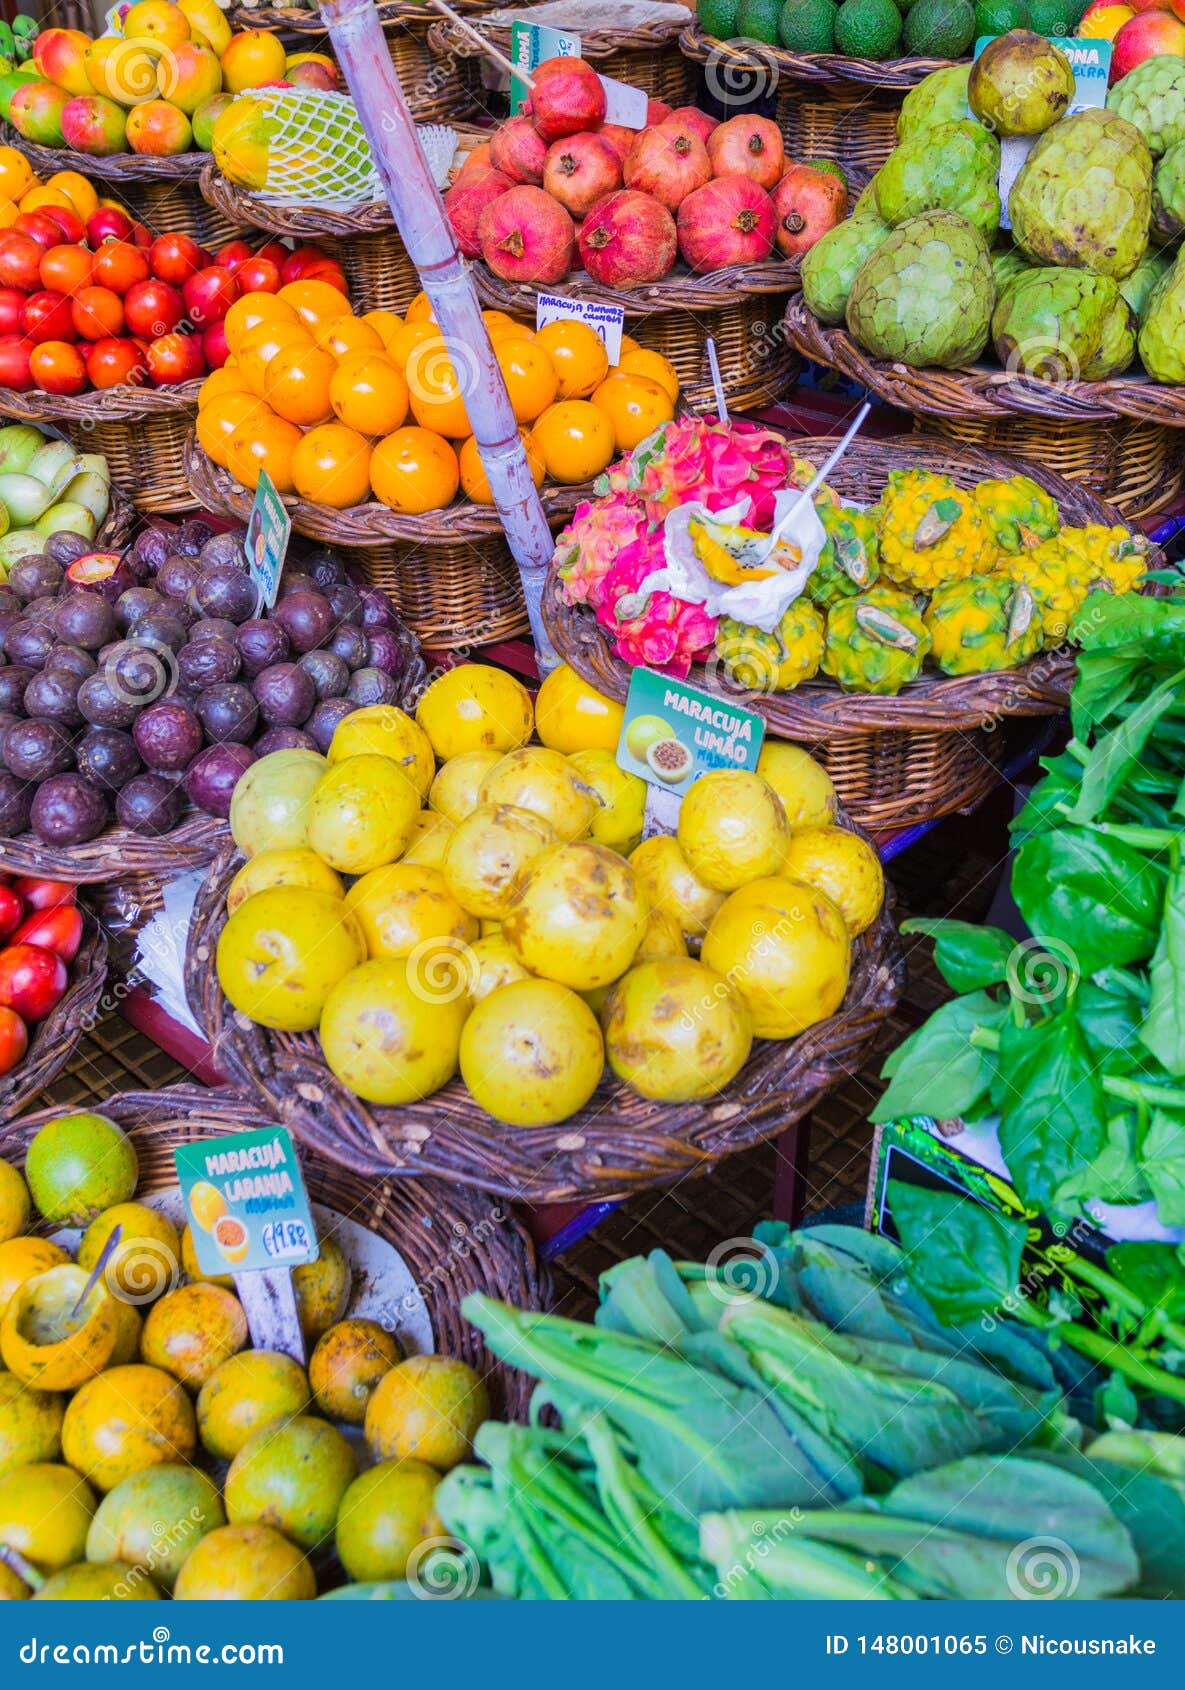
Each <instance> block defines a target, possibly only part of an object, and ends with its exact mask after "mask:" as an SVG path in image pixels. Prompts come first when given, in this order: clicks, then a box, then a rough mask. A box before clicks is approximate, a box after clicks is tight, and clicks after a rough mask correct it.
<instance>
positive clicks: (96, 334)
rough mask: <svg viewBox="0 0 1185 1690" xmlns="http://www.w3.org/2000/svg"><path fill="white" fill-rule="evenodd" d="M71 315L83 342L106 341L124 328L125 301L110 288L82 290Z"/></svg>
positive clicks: (75, 298) (76, 297) (76, 298)
mask: <svg viewBox="0 0 1185 1690" xmlns="http://www.w3.org/2000/svg"><path fill="white" fill-rule="evenodd" d="M71 314H72V316H73V319H74V328H75V331H76V333H77V334H79V335H80V336H81V337H82V339H83V340H106V339H107V338H108V336H110V335H114V334H119V333H120V331H121V330H122V328H123V300H122V299H121V298H120V297H119V295H118V294H117V293H113V292H112V291H111V289H110V288H104V287H90V288H80V289H79V291H78V293H77V294H76V295H75V296H74V304H73V306H72V307H71Z"/></svg>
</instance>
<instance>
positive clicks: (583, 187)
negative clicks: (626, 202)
mask: <svg viewBox="0 0 1185 1690" xmlns="http://www.w3.org/2000/svg"><path fill="white" fill-rule="evenodd" d="M543 186H544V188H545V189H546V190H547V192H548V193H549V194H550V195H551V197H552V198H553V199H557V200H559V202H560V204H561V205H562V206H563V207H564V209H565V211H570V212H571V213H572V216H573V217H577V218H579V217H583V216H584V214H585V212H587V211H591V209H592V207H593V206H594V205H595V204H596V203H597V201H598V200H599V199H604V197H605V195H606V194H612V193H616V191H617V189H618V188H620V187H621V160H620V159H619V158H618V156H617V153H616V152H615V151H614V149H613V147H612V146H611V145H610V143H609V142H608V141H603V140H602V139H601V137H600V135H599V134H597V135H588V134H585V135H569V136H568V137H567V138H566V139H565V140H563V141H553V142H552V144H551V146H550V147H548V149H547V163H546V164H545V165H544V167H543Z"/></svg>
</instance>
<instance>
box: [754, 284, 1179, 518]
mask: <svg viewBox="0 0 1185 1690" xmlns="http://www.w3.org/2000/svg"><path fill="white" fill-rule="evenodd" d="M786 331H787V335H788V338H789V339H790V341H791V343H792V344H793V345H794V346H795V347H796V348H797V349H798V351H799V352H801V353H802V354H803V355H804V356H805V357H807V358H810V359H811V360H812V361H813V362H815V363H817V364H824V365H826V366H827V367H828V368H829V369H835V370H840V371H842V373H843V374H844V375H846V376H850V377H851V378H852V380H854V381H858V382H860V383H861V384H862V385H863V386H864V387H866V388H868V390H869V391H870V392H871V393H874V394H875V395H876V396H877V397H878V398H880V399H883V400H884V401H885V403H886V404H889V405H896V406H898V407H899V408H900V409H901V410H905V411H910V412H912V413H913V414H914V415H915V416H921V417H924V418H925V419H926V425H927V426H930V425H931V423H932V422H933V423H935V424H937V425H938V427H939V430H940V432H943V433H950V434H951V435H952V437H953V438H956V439H959V440H961V441H966V442H969V443H970V442H973V443H974V444H976V445H982V446H986V447H996V446H999V447H1001V448H1005V449H1006V450H1008V451H1009V452H1013V453H1015V454H1016V455H1017V456H1018V457H1022V458H1024V459H1025V460H1026V461H1031V462H1033V463H1036V464H1044V465H1045V466H1047V467H1050V468H1052V469H1054V470H1055V471H1056V472H1057V473H1058V474H1060V475H1063V476H1064V477H1065V478H1066V479H1067V480H1070V481H1076V482H1079V483H1082V484H1084V485H1086V486H1087V487H1089V488H1090V489H1091V490H1092V491H1093V492H1095V493H1097V494H1099V495H1100V496H1101V497H1103V498H1105V499H1107V500H1108V501H1110V502H1111V503H1113V504H1114V505H1115V506H1116V507H1117V508H1118V509H1119V510H1121V511H1122V512H1123V514H1124V516H1126V517H1127V518H1129V519H1130V520H1132V521H1136V520H1140V519H1142V518H1144V517H1147V516H1151V515H1153V514H1154V513H1155V512H1156V511H1159V510H1163V509H1165V508H1166V507H1167V506H1168V505H1171V504H1173V503H1174V502H1175V501H1176V499H1177V498H1178V497H1179V495H1180V492H1181V489H1182V486H1183V485H1185V455H1183V454H1182V451H1181V437H1180V436H1179V435H1177V434H1176V433H1175V430H1178V429H1181V428H1185V387H1166V386H1162V385H1161V384H1160V383H1158V382H1154V381H1150V380H1149V379H1148V378H1147V377H1146V376H1143V375H1124V376H1114V377H1112V378H1111V379H1110V380H1107V381H1066V382H1054V381H1046V380H1043V379H1042V378H1040V377H1038V376H1030V375H1025V374H1023V373H1017V372H1014V371H1011V370H1003V369H1000V367H999V366H998V365H996V366H992V365H987V364H977V365H974V366H973V367H971V368H969V369H962V370H918V369H913V368H912V367H911V366H909V365H907V364H899V363H892V362H890V361H889V360H887V359H883V358H874V357H872V356H871V355H870V354H869V353H867V352H865V351H864V350H863V349H862V348H861V347H859V346H857V344H856V342H855V341H854V340H853V338H852V336H851V335H850V334H848V332H847V330H846V329H844V328H828V327H826V326H825V325H824V324H823V323H821V322H820V321H819V319H818V318H817V317H816V316H815V315H814V313H813V312H812V311H811V310H810V309H809V308H808V307H807V305H806V303H805V302H804V301H803V300H802V299H801V298H798V299H792V300H791V301H790V303H789V305H788V306H787V307H786ZM1018 423H1020V424H1021V425H1023V426H1020V427H1018V426H1016V425H1017V424H1018ZM952 425H954V426H953V427H952Z"/></svg>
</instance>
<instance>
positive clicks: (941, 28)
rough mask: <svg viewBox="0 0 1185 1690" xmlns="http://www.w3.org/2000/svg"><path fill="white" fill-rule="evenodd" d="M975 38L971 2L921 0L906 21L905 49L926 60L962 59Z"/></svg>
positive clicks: (965, 0)
mask: <svg viewBox="0 0 1185 1690" xmlns="http://www.w3.org/2000/svg"><path fill="white" fill-rule="evenodd" d="M975 35H976V29H975V13H974V11H973V10H972V8H971V5H970V0H917V4H916V5H914V6H911V7H910V11H909V16H908V17H907V18H906V20H905V45H906V47H907V48H908V49H909V51H910V52H911V53H915V54H916V55H917V56H918V58H922V59H961V58H962V57H963V55H964V54H965V53H966V51H967V49H968V48H969V47H970V45H971V43H972V42H973V41H974V40H975Z"/></svg>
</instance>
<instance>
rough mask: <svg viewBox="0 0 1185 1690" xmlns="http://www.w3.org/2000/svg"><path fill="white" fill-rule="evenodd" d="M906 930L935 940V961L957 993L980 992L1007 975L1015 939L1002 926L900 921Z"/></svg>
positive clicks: (904, 930)
mask: <svg viewBox="0 0 1185 1690" xmlns="http://www.w3.org/2000/svg"><path fill="white" fill-rule="evenodd" d="M901 931H902V932H903V933H925V934H927V935H928V936H929V937H930V938H932V939H933V940H934V961H935V962H936V963H937V965H938V971H939V973H940V974H941V975H942V978H943V979H944V980H945V981H946V983H947V985H948V986H953V987H954V989H955V991H956V992H977V991H980V990H982V989H983V988H984V987H985V986H997V985H999V984H1000V983H1001V982H1002V981H1004V980H1006V979H1007V978H1008V959H1009V958H1010V957H1011V955H1012V953H1013V952H1014V951H1015V949H1016V940H1015V939H1014V938H1013V937H1012V935H1011V934H1010V933H1005V932H1004V931H1003V929H1002V928H999V927H976V926H974V925H973V923H971V922H969V921H926V920H922V919H920V918H919V919H916V920H913V921H903V922H902V923H901Z"/></svg>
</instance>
